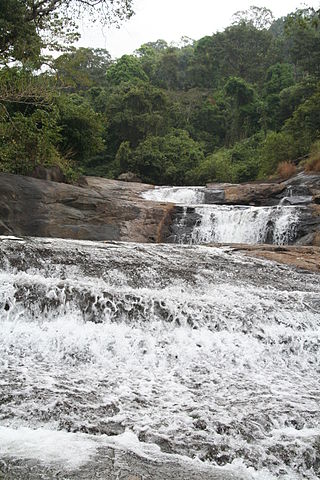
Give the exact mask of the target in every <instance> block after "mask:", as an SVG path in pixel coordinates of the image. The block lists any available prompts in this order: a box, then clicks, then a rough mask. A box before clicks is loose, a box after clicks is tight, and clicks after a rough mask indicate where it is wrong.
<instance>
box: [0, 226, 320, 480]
mask: <svg viewBox="0 0 320 480" xmlns="http://www.w3.org/2000/svg"><path fill="white" fill-rule="evenodd" d="M221 228H222V227H221ZM279 228H280V227H279ZM280 230H281V228H280ZM319 285H320V284H319V275H317V274H308V275H306V274H304V273H303V272H299V271H295V270H294V269H290V268H289V267H285V266H277V265H275V264H273V263H271V262H267V261H264V260H261V259H259V260H258V259H254V258H250V259H249V258H247V257H245V256H243V255H241V254H239V253H235V252H233V253H232V254H231V253H230V249H229V248H228V247H225V248H219V249H218V248H213V247H207V246H197V245H169V244H162V245H152V244H148V245H143V244H125V243H109V244H104V243H95V242H84V241H67V240H59V239H55V240H53V239H51V240H49V239H14V238H0V351H1V355H0V476H1V474H3V475H4V478H5V479H14V480H23V479H28V480H38V479H40V478H44V479H53V478H57V477H59V478H62V479H67V478H70V479H71V478H77V479H78V480H79V479H81V480H89V479H90V478H93V477H92V472H94V476H95V478H98V479H106V478H130V475H131V477H133V478H135V477H137V478H140V477H141V478H144V479H146V480H151V479H152V480H153V479H157V480H164V479H165V478H172V479H174V478H188V479H194V480H204V479H205V480H217V479H219V480H231V479H233V480H240V479H242V480H276V479H277V480H292V479H295V480H303V479H307V480H316V479H318V478H319V475H320V463H319V439H320V428H319V425H320V412H319V401H320V386H319V358H320V357H319V345H320V317H319V307H320V304H319V296H320V286H319ZM126 452H127V453H126Z"/></svg>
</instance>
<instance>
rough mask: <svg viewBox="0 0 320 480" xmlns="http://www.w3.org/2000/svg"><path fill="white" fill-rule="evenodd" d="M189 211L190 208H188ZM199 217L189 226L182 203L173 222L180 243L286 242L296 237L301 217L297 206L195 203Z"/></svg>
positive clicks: (279, 243) (196, 213) (186, 211)
mask: <svg viewBox="0 0 320 480" xmlns="http://www.w3.org/2000/svg"><path fill="white" fill-rule="evenodd" d="M189 211H190V208H189ZM193 211H194V214H195V216H196V217H197V220H196V221H195V223H194V226H193V229H192V230H191V232H190V231H189V232H188V230H187V229H186V225H187V222H188V208H187V207H183V213H182V216H181V218H180V220H179V221H178V222H177V223H176V225H175V226H174V229H175V241H176V242H177V243H192V244H199V243H215V242H216V243H248V244H256V243H273V244H278V245H286V244H288V243H292V241H293V240H294V239H295V233H296V228H297V225H298V221H299V211H298V209H297V208H296V207H241V206H236V207H230V206H222V205H216V206H211V205H210V206H209V205H206V206H199V207H194V210H193Z"/></svg>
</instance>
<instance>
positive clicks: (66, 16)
mask: <svg viewBox="0 0 320 480" xmlns="http://www.w3.org/2000/svg"><path fill="white" fill-rule="evenodd" d="M132 2H133V0H5V1H1V2H0V62H2V63H4V62H9V61H11V60H28V59H29V60H35V58H37V57H38V56H39V54H40V50H41V47H49V48H52V49H55V50H57V49H59V48H60V47H61V45H62V44H63V43H64V42H70V41H73V40H74V39H75V35H77V25H76V20H77V19H78V18H79V17H80V16H81V15H83V14H84V13H85V12H87V13H88V18H89V20H93V21H94V20H96V19H99V20H100V22H102V23H108V24H109V23H114V22H115V23H119V21H121V20H123V19H125V18H129V17H130V16H131V15H132V14H133V11H132Z"/></svg>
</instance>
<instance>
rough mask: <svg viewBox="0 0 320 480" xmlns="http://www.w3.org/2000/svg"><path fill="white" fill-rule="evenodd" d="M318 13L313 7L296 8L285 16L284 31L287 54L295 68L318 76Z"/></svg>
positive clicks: (319, 44) (319, 59)
mask: <svg viewBox="0 0 320 480" xmlns="http://www.w3.org/2000/svg"><path fill="white" fill-rule="evenodd" d="M319 19H320V14H319V11H315V10H314V9H313V8H307V9H302V10H297V12H295V13H294V14H291V15H289V16H288V17H287V19H286V23H285V33H286V35H287V38H288V41H289V42H290V43H289V46H290V47H289V55H290V59H291V61H292V62H293V63H294V64H295V65H296V67H297V68H300V69H302V70H303V71H305V72H308V73H310V74H312V75H316V76H317V77H318V78H319V76H320V25H319Z"/></svg>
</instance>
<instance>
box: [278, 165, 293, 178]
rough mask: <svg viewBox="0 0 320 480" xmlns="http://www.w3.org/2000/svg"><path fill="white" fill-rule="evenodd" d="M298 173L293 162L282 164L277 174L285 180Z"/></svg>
mask: <svg viewBox="0 0 320 480" xmlns="http://www.w3.org/2000/svg"><path fill="white" fill-rule="evenodd" d="M296 171H297V167H296V166H295V165H294V164H293V163H292V162H281V163H279V165H278V168H277V174H278V175H279V177H280V178H283V179H287V178H290V177H292V175H294V174H295V173H296Z"/></svg>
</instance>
